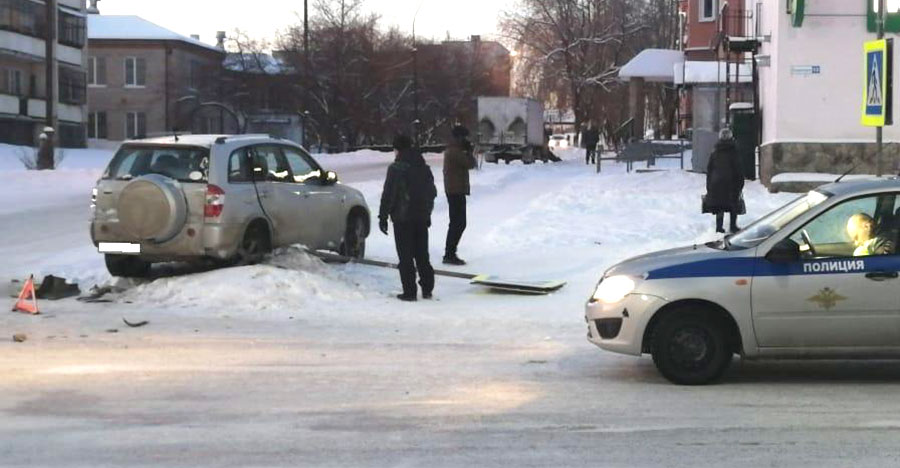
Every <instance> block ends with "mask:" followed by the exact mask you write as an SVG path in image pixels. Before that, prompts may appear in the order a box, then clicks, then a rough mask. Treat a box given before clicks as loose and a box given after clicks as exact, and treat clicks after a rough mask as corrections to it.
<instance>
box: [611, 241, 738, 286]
mask: <svg viewBox="0 0 900 468" xmlns="http://www.w3.org/2000/svg"><path fill="white" fill-rule="evenodd" d="M710 245H715V244H698V245H692V246H689V247H680V248H677V249H669V250H661V251H658V252H651V253H648V254H645V255H640V256H637V257H632V258H629V259H628V260H625V261H623V262H621V263H619V264H617V265H614V266H613V267H612V268H610V269H609V270H607V271H606V274H605V275H604V276H612V275H629V276H649V277H650V278H652V277H653V276H655V275H654V273H656V272H661V271H666V270H669V269H671V268H675V267H680V266H684V267H685V268H690V265H692V264H698V263H701V262H705V261H707V260H715V259H723V258H729V257H745V256H747V255H748V254H749V253H750V252H751V251H749V250H737V251H727V250H722V249H717V248H713V247H711V246H710Z"/></svg>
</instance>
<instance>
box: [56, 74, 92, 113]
mask: <svg viewBox="0 0 900 468" xmlns="http://www.w3.org/2000/svg"><path fill="white" fill-rule="evenodd" d="M86 94H87V75H86V74H85V73H84V72H83V71H81V70H74V69H71V68H64V67H59V102H62V103H65V104H75V105H80V104H84V103H85V102H87V99H86Z"/></svg>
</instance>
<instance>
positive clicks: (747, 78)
mask: <svg viewBox="0 0 900 468" xmlns="http://www.w3.org/2000/svg"><path fill="white" fill-rule="evenodd" d="M727 68H729V69H730V72H727V71H726V66H725V63H724V62H693V61H691V62H683V63H679V64H676V65H675V84H677V85H682V84H687V85H692V84H709V83H713V84H725V83H726V82H731V83H736V82H740V83H752V82H753V70H752V69H751V67H750V65H747V64H740V65H738V64H734V63H732V64H731V66H730V67H727ZM729 73H730V75H731V76H730V78H729V76H728V75H729Z"/></svg>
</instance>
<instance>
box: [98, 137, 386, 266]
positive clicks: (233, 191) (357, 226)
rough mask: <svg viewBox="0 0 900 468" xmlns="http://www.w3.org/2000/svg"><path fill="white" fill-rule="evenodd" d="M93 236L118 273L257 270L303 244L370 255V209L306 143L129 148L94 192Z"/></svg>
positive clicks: (192, 140)
mask: <svg viewBox="0 0 900 468" xmlns="http://www.w3.org/2000/svg"><path fill="white" fill-rule="evenodd" d="M92 210H93V220H92V222H91V239H92V240H93V242H94V245H95V246H97V248H98V250H99V251H100V253H103V254H104V255H105V257H106V267H107V269H108V270H109V272H110V274H112V275H113V276H126V277H140V276H145V275H146V274H147V273H148V272H149V269H150V265H151V264H152V263H153V262H169V261H192V260H202V259H213V260H218V261H234V262H246V263H252V262H255V261H258V260H260V259H261V257H262V256H263V255H264V254H265V253H266V252H268V251H270V250H272V249H273V248H275V247H281V246H287V245H291V244H303V245H305V246H306V247H308V248H310V249H325V250H333V251H336V252H338V253H340V254H342V255H346V256H348V257H357V258H362V257H363V256H364V255H365V249H366V237H367V236H368V235H369V227H370V226H369V224H370V219H371V218H370V215H369V208H368V206H367V205H366V200H365V198H364V197H363V195H362V194H361V193H360V192H359V191H357V190H355V189H353V188H350V187H348V186H346V185H343V184H341V183H339V182H338V178H337V175H336V174H335V173H334V172H331V171H325V170H324V169H322V167H321V166H320V165H319V164H318V163H317V162H316V161H315V160H314V159H313V158H312V157H311V156H310V155H309V154H308V153H307V152H306V151H305V150H304V149H303V148H302V147H300V146H298V145H296V144H294V143H292V142H290V141H287V140H281V139H277V138H271V137H269V136H265V135H238V136H220V135H190V136H181V137H175V136H172V137H165V138H154V139H146V140H135V141H127V142H125V143H123V144H122V146H121V147H120V148H119V150H118V151H117V152H116V154H115V156H114V157H113V158H112V160H111V161H110V163H109V167H107V169H106V171H105V172H104V173H103V176H102V177H101V179H100V180H99V181H98V182H97V186H96V188H94V193H93V201H92Z"/></svg>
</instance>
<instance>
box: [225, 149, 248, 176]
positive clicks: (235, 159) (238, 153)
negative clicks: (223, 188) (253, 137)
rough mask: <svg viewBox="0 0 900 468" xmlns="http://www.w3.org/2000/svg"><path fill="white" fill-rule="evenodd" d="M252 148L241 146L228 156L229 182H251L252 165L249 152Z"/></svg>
mask: <svg viewBox="0 0 900 468" xmlns="http://www.w3.org/2000/svg"><path fill="white" fill-rule="evenodd" d="M249 152H250V148H239V149H236V150H234V151H233V152H232V153H231V156H230V157H229V158H228V182H231V183H240V182H250V181H251V179H250V165H249V164H248V163H249V157H248V153H249Z"/></svg>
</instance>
